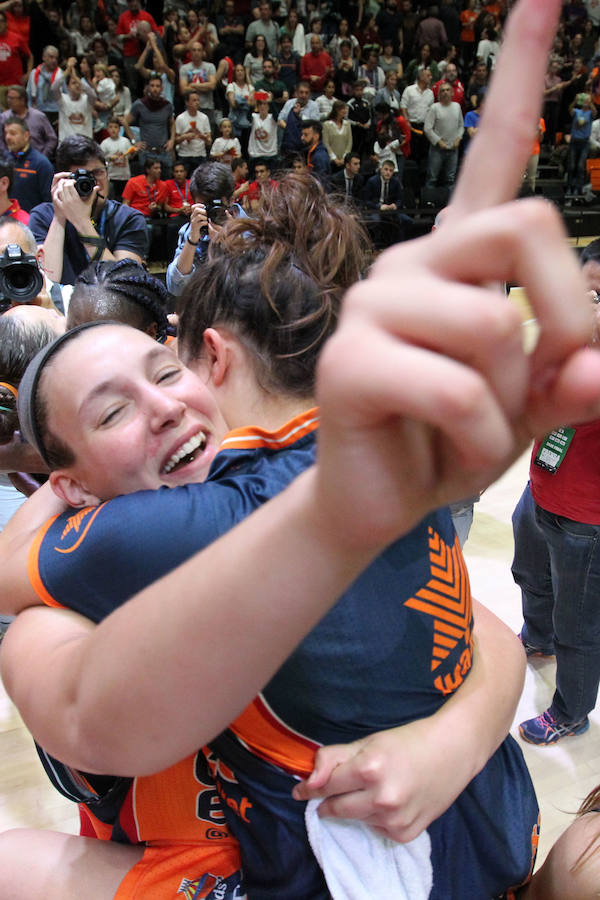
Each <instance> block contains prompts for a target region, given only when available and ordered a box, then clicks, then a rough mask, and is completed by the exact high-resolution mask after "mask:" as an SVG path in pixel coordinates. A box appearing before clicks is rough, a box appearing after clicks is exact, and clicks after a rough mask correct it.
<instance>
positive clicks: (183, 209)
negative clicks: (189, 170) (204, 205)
mask: <svg viewBox="0 0 600 900" xmlns="http://www.w3.org/2000/svg"><path fill="white" fill-rule="evenodd" d="M165 186H166V189H167V196H166V199H165V212H166V213H167V214H168V216H169V224H168V225H167V259H169V260H171V259H173V257H174V256H175V250H176V248H177V235H178V234H179V229H180V228H181V227H182V226H183V225H185V223H186V222H187V221H188V220H189V218H190V215H191V212H192V203H193V202H194V201H193V199H192V195H191V193H190V179H189V178H186V168H185V164H184V163H182V162H176V163H175V165H174V166H173V178H169V179H168V180H167V181H165Z"/></svg>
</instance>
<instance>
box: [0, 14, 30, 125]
mask: <svg viewBox="0 0 600 900" xmlns="http://www.w3.org/2000/svg"><path fill="white" fill-rule="evenodd" d="M32 66H33V56H32V55H31V50H30V49H29V47H28V46H27V44H26V43H25V41H24V40H23V38H22V37H21V36H20V35H18V34H17V33H16V32H13V31H9V30H8V24H7V20H6V14H5V13H4V12H0V106H2V108H3V109H6V92H7V91H8V88H9V87H10V85H11V84H27V79H28V78H29V73H30V72H31V68H32Z"/></svg>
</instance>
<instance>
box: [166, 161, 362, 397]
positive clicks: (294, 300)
mask: <svg viewBox="0 0 600 900" xmlns="http://www.w3.org/2000/svg"><path fill="white" fill-rule="evenodd" d="M368 247H369V243H368V239H367V237H366V234H365V232H364V230H363V228H362V226H361V225H360V224H359V222H358V220H357V219H356V218H355V217H354V216H353V215H351V214H349V213H348V210H347V208H345V207H344V206H343V204H341V203H339V202H338V201H337V200H335V199H334V198H331V197H328V196H327V195H326V194H325V191H324V190H323V188H322V186H321V184H320V183H319V182H318V181H317V180H316V179H314V178H313V177H312V175H309V174H308V173H298V174H297V173H290V174H287V175H285V176H284V177H283V178H282V179H281V181H280V182H279V185H278V186H277V187H276V188H275V189H274V190H272V191H270V192H269V193H268V194H267V196H265V198H264V200H263V203H262V206H261V207H260V208H259V209H258V211H257V214H256V218H255V219H234V220H231V221H229V222H228V223H227V224H226V225H225V227H224V228H223V230H222V231H221V233H220V235H219V236H218V237H217V238H216V239H215V240H214V241H211V248H210V256H209V261H208V262H207V263H206V264H204V265H203V266H202V267H201V268H200V270H199V271H198V273H197V274H196V275H195V277H194V279H193V280H192V282H191V283H190V285H189V287H188V289H187V290H186V291H185V292H184V294H183V296H182V299H181V304H180V307H179V311H180V322H179V350H180V355H181V356H182V358H183V360H184V361H186V360H190V359H197V358H198V357H200V356H201V354H202V350H203V335H204V331H205V330H206V328H209V327H211V326H213V325H218V324H220V325H226V326H227V327H228V328H230V329H231V330H232V331H234V332H235V334H236V335H237V336H238V338H239V339H240V340H241V341H242V342H243V343H244V345H245V346H246V348H247V350H248V351H249V352H250V354H251V356H252V359H253V361H254V365H255V373H256V377H257V380H258V382H259V384H260V385H261V387H262V388H263V389H264V390H267V391H273V392H282V393H285V394H290V395H296V396H303V397H308V396H310V395H311V394H312V393H313V391H314V378H315V369H316V363H317V358H318V355H319V353H320V351H321V348H322V346H323V343H324V341H325V340H326V338H327V337H329V335H330V334H331V333H332V332H333V330H334V329H335V326H336V324H337V316H338V312H339V306H340V300H341V298H342V295H343V293H344V291H345V290H346V288H348V287H350V285H352V284H354V282H355V281H357V279H358V278H359V277H360V276H361V275H362V274H363V272H364V270H365V269H366V265H367V258H368V254H367V251H368Z"/></svg>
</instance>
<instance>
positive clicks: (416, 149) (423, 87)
mask: <svg viewBox="0 0 600 900" xmlns="http://www.w3.org/2000/svg"><path fill="white" fill-rule="evenodd" d="M430 85H431V70H430V69H419V72H418V74H417V80H416V82H415V83H414V84H409V85H408V87H406V88H404V92H403V94H402V99H401V100H400V112H401V114H402V115H403V116H404V118H405V119H406V121H407V122H408V123H409V125H410V130H411V132H412V134H411V143H410V147H411V154H410V155H411V158H412V159H414V160H415V161H416V162H422V161H423V160H424V159H425V158H426V156H427V152H428V149H429V143H428V141H427V138H426V137H425V132H424V130H423V129H424V125H425V118H426V116H427V111H428V110H429V107H430V106H433V103H434V100H435V98H434V96H433V91H432V90H431V87H430Z"/></svg>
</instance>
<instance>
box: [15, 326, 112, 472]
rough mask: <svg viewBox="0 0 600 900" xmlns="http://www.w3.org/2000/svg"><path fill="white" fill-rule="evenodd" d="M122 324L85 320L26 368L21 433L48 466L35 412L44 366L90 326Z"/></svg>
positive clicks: (19, 402)
mask: <svg viewBox="0 0 600 900" xmlns="http://www.w3.org/2000/svg"><path fill="white" fill-rule="evenodd" d="M122 324H123V323H122V322H109V321H102V320H100V321H96V322H84V324H83V325H77V327H76V328H71V330H70V331H65V333H64V334H61V335H60V337H58V338H56V340H55V341H52V342H51V343H50V344H46V346H45V347H42V349H41V350H40V351H39V352H38V353H36V355H35V356H34V357H33V359H32V360H31V362H30V363H29V365H28V366H27V368H26V369H25V374H24V375H23V377H22V379H21V383H20V385H19V394H18V397H17V412H18V415H19V427H20V429H21V434H22V435H23V437H24V438H25V440H26V441H27V442H28V443H29V444H31V446H32V447H35V449H36V450H37V451H38V453H39V454H40V456H41V457H42V459H43V460H44V462H45V463H46V465H47V466H49V465H50V460H49V459H48V454H47V452H46V448H45V446H44V441H43V439H42V435H41V434H40V430H39V424H38V421H37V416H36V414H35V408H36V398H37V389H38V385H39V382H40V378H41V377H42V372H43V371H44V367H45V366H46V364H47V363H48V361H49V360H50V359H52V357H53V356H54V355H55V353H56V352H57V351H58V350H60V348H61V347H63V346H64V345H65V344H66V343H67V342H68V341H70V340H71V338H74V337H76V336H77V335H78V334H79V333H80V332H81V331H85V330H86V329H88V328H96V327H97V326H98V325H122Z"/></svg>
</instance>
